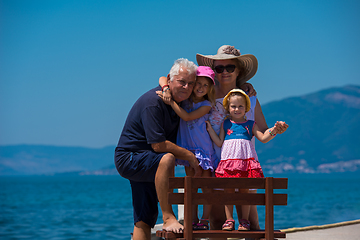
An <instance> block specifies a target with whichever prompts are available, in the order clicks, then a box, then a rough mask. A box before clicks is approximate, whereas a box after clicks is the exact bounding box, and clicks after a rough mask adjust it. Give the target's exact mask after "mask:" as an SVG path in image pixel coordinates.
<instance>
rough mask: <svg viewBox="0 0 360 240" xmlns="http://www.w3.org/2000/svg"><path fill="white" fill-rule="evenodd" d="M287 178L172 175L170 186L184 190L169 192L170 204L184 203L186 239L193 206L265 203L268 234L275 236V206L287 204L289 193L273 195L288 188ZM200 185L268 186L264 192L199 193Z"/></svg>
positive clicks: (231, 186) (221, 187)
mask: <svg viewBox="0 0 360 240" xmlns="http://www.w3.org/2000/svg"><path fill="white" fill-rule="evenodd" d="M287 184H288V179H287V178H272V177H267V178H206V177H201V178H195V177H189V176H186V177H172V178H170V179H169V188H170V189H178V188H183V189H184V193H177V192H173V191H171V192H169V194H168V202H169V204H184V238H185V239H193V233H192V219H191V216H192V214H191V210H192V208H191V206H192V205H204V204H205V205H206V204H210V205H265V237H266V239H273V238H274V205H287V194H279V193H277V194H274V191H273V190H274V189H287ZM198 188H211V189H225V188H237V189H265V193H238V192H236V193H225V192H221V193H219V192H218V191H215V192H213V193H198V191H197V189H198Z"/></svg>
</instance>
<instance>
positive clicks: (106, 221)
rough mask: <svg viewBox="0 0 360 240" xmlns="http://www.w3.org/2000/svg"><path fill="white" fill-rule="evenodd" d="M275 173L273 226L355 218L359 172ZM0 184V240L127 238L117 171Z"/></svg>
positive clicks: (124, 196) (128, 223)
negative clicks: (277, 196) (281, 195)
mask: <svg viewBox="0 0 360 240" xmlns="http://www.w3.org/2000/svg"><path fill="white" fill-rule="evenodd" d="M280 177H288V178H289V189H288V190H287V193H288V194H289V198H288V206H285V207H283V206H279V207H275V228H277V229H284V228H290V227H303V226H310V225H322V224H329V223H335V222H340V221H349V220H355V219H360V184H359V183H360V176H359V174H354V173H351V174H331V175H328V174H321V175H289V176H285V175H281V176H280ZM0 186H1V192H0V206H1V207H0V238H1V239H53V240H55V239H130V232H131V231H132V229H133V221H132V207H131V193H130V186H129V183H128V181H127V180H125V179H123V178H121V177H120V176H71V177H69V176H30V177H0ZM263 210H264V209H263V208H262V207H259V217H260V225H261V226H262V227H264V224H263V219H264V213H263ZM158 223H161V216H159V220H158Z"/></svg>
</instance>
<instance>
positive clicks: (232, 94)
mask: <svg viewBox="0 0 360 240" xmlns="http://www.w3.org/2000/svg"><path fill="white" fill-rule="evenodd" d="M233 96H239V97H242V98H245V96H244V95H243V94H241V93H239V92H232V93H230V95H229V97H228V101H227V104H226V106H224V109H225V110H226V111H227V112H229V105H230V99H231V98H232V97H233ZM245 104H247V102H246V101H245ZM246 107H247V106H245V109H246Z"/></svg>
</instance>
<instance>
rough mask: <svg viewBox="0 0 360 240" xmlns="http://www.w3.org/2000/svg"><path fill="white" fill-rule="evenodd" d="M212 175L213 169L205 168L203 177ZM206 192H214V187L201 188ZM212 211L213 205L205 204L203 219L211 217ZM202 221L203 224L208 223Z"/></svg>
mask: <svg viewBox="0 0 360 240" xmlns="http://www.w3.org/2000/svg"><path fill="white" fill-rule="evenodd" d="M211 176H212V173H211V170H204V171H203V174H202V177H211ZM201 190H202V191H203V192H204V193H211V192H212V189H209V188H204V189H201ZM210 211H211V205H204V206H203V215H202V218H201V219H206V220H209V217H210ZM200 223H202V224H206V225H207V224H208V222H207V221H204V220H203V222H201V220H200Z"/></svg>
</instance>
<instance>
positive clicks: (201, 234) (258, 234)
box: [156, 230, 286, 239]
mask: <svg viewBox="0 0 360 240" xmlns="http://www.w3.org/2000/svg"><path fill="white" fill-rule="evenodd" d="M209 234H210V235H211V237H214V238H224V237H230V238H245V237H247V238H264V237H265V230H257V231H253V230H251V231H222V230H199V231H193V237H194V238H205V237H208V236H209ZM156 236H157V237H163V238H169V239H171V238H182V237H183V234H182V233H173V232H166V231H162V230H158V231H156ZM274 237H275V238H286V233H284V232H280V231H279V230H275V231H274Z"/></svg>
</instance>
